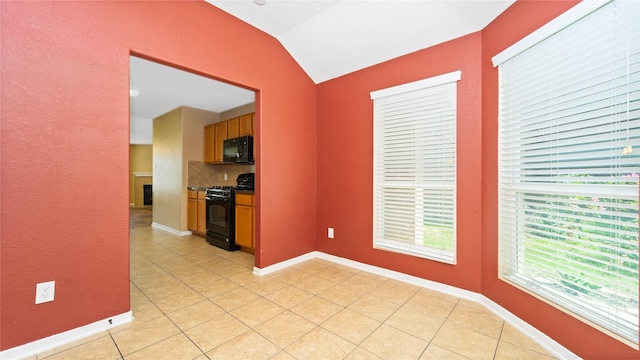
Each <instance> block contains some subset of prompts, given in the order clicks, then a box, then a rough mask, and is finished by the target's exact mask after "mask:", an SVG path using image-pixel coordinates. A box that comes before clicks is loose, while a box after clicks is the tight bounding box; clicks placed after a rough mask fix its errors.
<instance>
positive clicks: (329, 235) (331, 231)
mask: <svg viewBox="0 0 640 360" xmlns="http://www.w3.org/2000/svg"><path fill="white" fill-rule="evenodd" d="M327 237H329V239H333V228H329V229H328V230H327Z"/></svg>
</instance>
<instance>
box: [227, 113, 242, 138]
mask: <svg viewBox="0 0 640 360" xmlns="http://www.w3.org/2000/svg"><path fill="white" fill-rule="evenodd" d="M238 136H240V135H238V118H233V119H230V120H227V138H228V139H233V138H237V137H238Z"/></svg>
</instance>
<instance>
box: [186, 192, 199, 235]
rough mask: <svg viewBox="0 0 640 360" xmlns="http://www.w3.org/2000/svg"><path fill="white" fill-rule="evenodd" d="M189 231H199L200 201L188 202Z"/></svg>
mask: <svg viewBox="0 0 640 360" xmlns="http://www.w3.org/2000/svg"><path fill="white" fill-rule="evenodd" d="M187 229H189V230H191V231H198V199H188V200H187Z"/></svg>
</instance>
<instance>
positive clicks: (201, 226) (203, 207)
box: [197, 191, 207, 234]
mask: <svg viewBox="0 0 640 360" xmlns="http://www.w3.org/2000/svg"><path fill="white" fill-rule="evenodd" d="M203 193H204V191H203ZM197 222H198V232H199V233H201V234H204V233H206V232H207V201H206V200H204V199H201V200H200V199H199V200H198V221H197Z"/></svg>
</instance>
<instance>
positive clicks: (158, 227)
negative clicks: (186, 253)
mask: <svg viewBox="0 0 640 360" xmlns="http://www.w3.org/2000/svg"><path fill="white" fill-rule="evenodd" d="M151 228H152V229H155V230H160V231H164V232H168V233H170V234H173V235H176V236H187V235H191V234H193V233H192V232H191V231H180V230H176V229H174V228H170V227H168V226H165V225H162V224H158V223H156V222H152V223H151Z"/></svg>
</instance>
